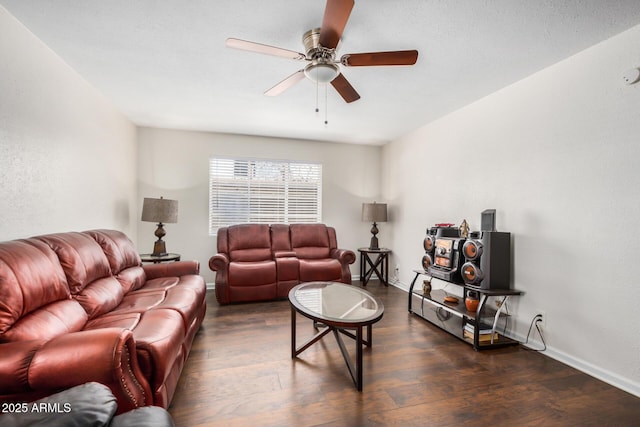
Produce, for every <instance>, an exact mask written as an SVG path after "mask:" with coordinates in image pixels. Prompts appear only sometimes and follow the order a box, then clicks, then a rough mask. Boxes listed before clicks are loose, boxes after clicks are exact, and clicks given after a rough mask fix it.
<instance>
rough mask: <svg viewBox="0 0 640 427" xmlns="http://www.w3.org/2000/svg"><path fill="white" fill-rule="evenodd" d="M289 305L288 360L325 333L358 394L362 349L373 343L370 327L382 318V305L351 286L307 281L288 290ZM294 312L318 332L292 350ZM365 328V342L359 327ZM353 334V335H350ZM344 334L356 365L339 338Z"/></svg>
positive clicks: (294, 324)
mask: <svg viewBox="0 0 640 427" xmlns="http://www.w3.org/2000/svg"><path fill="white" fill-rule="evenodd" d="M289 302H290V303H291V358H292V359H295V358H296V357H298V355H299V354H300V353H302V352H303V351H305V350H306V349H308V348H309V347H311V345H313V344H314V343H316V342H318V341H319V340H320V339H321V338H322V337H324V336H325V335H327V334H328V333H329V332H333V335H334V336H335V337H336V341H337V342H338V346H339V347H340V352H341V353H342V357H344V360H345V362H346V363H347V368H349V373H350V374H351V378H352V379H353V382H354V383H355V385H356V388H357V389H358V391H362V348H363V345H366V346H368V347H370V346H371V345H372V344H373V339H372V328H371V325H373V324H374V323H376V322H377V321H379V320H380V319H382V315H383V314H384V305H383V304H382V302H381V301H380V300H378V299H377V298H376V297H375V296H373V295H372V294H370V293H369V292H367V291H365V290H364V289H361V288H358V287H356V286H352V285H346V284H344V283H335V282H308V283H302V284H300V285H297V286H295V287H294V288H293V289H291V291H289ZM296 313H300V314H301V315H303V316H305V317H307V318H309V319H311V320H312V321H313V323H314V327H316V329H318V333H317V334H315V335H314V336H313V337H311V339H309V340H308V341H307V342H305V343H304V344H303V345H301V346H300V347H296ZM365 326H366V327H367V336H366V339H365V338H364V337H363V334H362V332H363V328H364V327H365ZM352 331H355V334H354V333H353V332H352ZM340 334H343V335H346V336H348V337H350V338H352V339H354V340H355V341H356V363H355V366H354V364H353V362H352V361H351V357H350V356H349V352H348V351H347V348H346V347H345V345H344V342H343V341H342V338H341V337H340Z"/></svg>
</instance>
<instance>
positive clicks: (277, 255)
mask: <svg viewBox="0 0 640 427" xmlns="http://www.w3.org/2000/svg"><path fill="white" fill-rule="evenodd" d="M273 257H274V258H297V255H296V253H295V252H294V251H278V252H275V253H274V254H273Z"/></svg>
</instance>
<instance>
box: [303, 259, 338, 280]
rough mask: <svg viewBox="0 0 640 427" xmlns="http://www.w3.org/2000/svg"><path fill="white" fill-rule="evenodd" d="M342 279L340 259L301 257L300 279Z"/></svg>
mask: <svg viewBox="0 0 640 427" xmlns="http://www.w3.org/2000/svg"><path fill="white" fill-rule="evenodd" d="M341 279H342V266H341V265H340V261H338V260H337V259H334V258H323V259H301V260H300V281H301V282H313V281H336V282H340V281H341Z"/></svg>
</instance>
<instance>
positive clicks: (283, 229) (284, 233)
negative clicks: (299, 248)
mask: <svg viewBox="0 0 640 427" xmlns="http://www.w3.org/2000/svg"><path fill="white" fill-rule="evenodd" d="M271 249H272V250H273V253H274V254H276V253H278V252H290V251H291V236H290V235H289V224H271Z"/></svg>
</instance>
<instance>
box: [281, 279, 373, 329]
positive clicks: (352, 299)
mask: <svg viewBox="0 0 640 427" xmlns="http://www.w3.org/2000/svg"><path fill="white" fill-rule="evenodd" d="M289 300H290V301H291V303H292V304H293V305H294V306H295V307H296V309H297V310H298V311H300V312H302V313H305V314H307V315H309V316H312V317H315V318H317V319H318V320H327V321H336V322H343V323H354V324H355V323H359V324H363V323H364V324H366V323H368V322H375V321H377V320H379V319H380V317H381V316H382V313H383V312H384V306H383V305H382V302H380V301H379V300H378V299H377V298H375V297H374V296H373V295H372V294H370V293H369V292H367V291H365V290H364V289H360V288H358V287H355V286H352V285H346V284H344V283H336V282H308V283H303V284H301V285H298V286H296V287H294V288H293V289H291V292H290V294H289Z"/></svg>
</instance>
